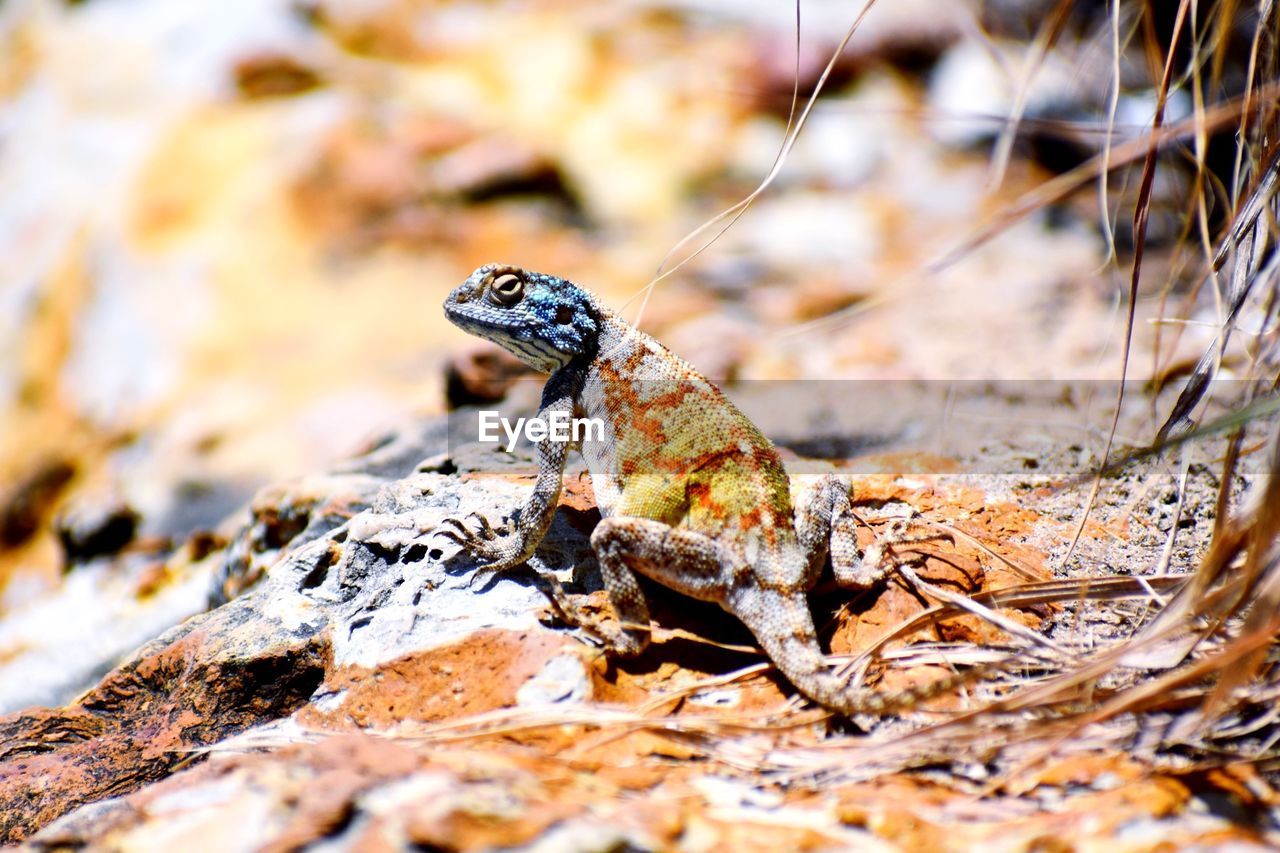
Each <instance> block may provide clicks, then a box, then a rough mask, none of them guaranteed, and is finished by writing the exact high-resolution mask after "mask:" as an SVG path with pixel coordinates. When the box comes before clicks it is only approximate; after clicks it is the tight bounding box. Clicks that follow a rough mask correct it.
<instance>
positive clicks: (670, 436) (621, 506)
mask: <svg viewBox="0 0 1280 853" xmlns="http://www.w3.org/2000/svg"><path fill="white" fill-rule="evenodd" d="M601 332H602V334H601V338H600V350H599V354H598V355H597V357H596V358H595V359H593V360H592V363H591V365H590V367H589V368H588V370H587V374H586V377H585V382H584V385H583V391H582V395H581V405H582V408H583V413H584V414H585V415H586V416H588V417H598V418H600V419H601V420H603V421H604V423H605V430H606V433H605V437H604V441H602V442H600V441H595V442H585V443H584V445H583V449H582V455H583V458H584V459H585V460H586V463H587V467H588V469H589V470H590V472H591V480H592V487H593V488H594V490H595V493H596V501H597V503H598V504H599V506H600V511H601V513H602V514H604V515H605V516H610V515H627V516H638V517H642V518H650V519H654V520H656V521H662V522H664V523H666V524H669V525H671V526H673V527H687V528H689V529H691V530H695V531H698V532H699V533H703V534H706V535H708V536H711V537H714V538H717V539H721V540H722V541H723V540H736V539H737V538H738V537H740V536H743V535H745V536H748V537H750V538H756V537H757V536H758V537H759V538H760V540H761V544H762V545H765V546H777V545H779V544H781V543H779V542H778V541H777V540H778V539H779V538H780V537H781V538H788V539H789V538H791V531H792V520H791V497H790V493H789V489H788V485H787V475H786V471H785V469H784V468H783V466H782V461H781V459H780V458H779V457H778V453H777V451H776V450H774V448H773V445H772V443H771V442H770V441H769V440H768V439H767V438H765V436H764V435H763V434H762V433H761V432H760V431H759V430H758V429H757V428H756V427H755V425H754V424H752V423H751V421H750V420H748V419H747V417H746V416H745V415H743V414H742V412H740V411H739V410H738V408H737V407H736V406H734V405H733V404H732V403H731V402H729V400H728V399H726V398H725V396H724V395H723V394H722V393H721V392H720V390H719V389H718V388H716V387H715V386H714V385H712V384H711V382H709V381H708V380H707V379H706V378H705V377H703V376H702V375H701V374H700V373H698V372H697V371H696V370H694V369H693V367H691V366H690V365H689V364H688V363H687V362H685V361H684V360H683V359H681V358H679V357H678V356H676V355H674V354H673V353H671V352H670V351H669V350H667V349H666V348H665V347H663V346H662V345H661V344H660V343H658V342H657V341H655V340H654V339H652V338H650V337H649V336H648V335H645V334H644V333H642V332H639V331H637V330H635V329H632V328H630V327H629V326H627V325H626V324H625V323H623V322H622V320H621V319H619V318H617V317H616V316H614V317H609V318H608V319H607V320H606V321H605V323H604V326H603V328H602V329H601Z"/></svg>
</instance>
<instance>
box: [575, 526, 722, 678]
mask: <svg viewBox="0 0 1280 853" xmlns="http://www.w3.org/2000/svg"><path fill="white" fill-rule="evenodd" d="M591 546H592V548H594V549H595V552H596V557H597V558H598V559H599V560H600V573H601V575H602V576H603V578H604V587H605V591H606V592H607V593H608V595H609V603H610V604H612V605H613V610H614V612H615V613H616V614H617V617H618V621H619V622H621V623H622V629H621V631H620V632H617V631H615V632H609V631H602V630H601V626H598V625H596V626H592V627H593V628H594V629H595V631H596V633H598V634H603V635H604V639H605V640H606V642H607V643H609V644H610V645H612V646H613V647H614V649H613V650H614V651H615V652H617V653H618V654H622V655H635V654H639V653H640V652H641V651H643V650H644V648H645V646H647V645H648V644H649V627H648V625H649V607H648V605H647V604H646V603H645V599H644V592H643V591H642V590H641V589H640V584H639V583H638V581H637V579H636V575H635V573H636V572H640V573H641V574H643V575H645V576H647V577H650V578H652V579H653V580H655V581H657V582H658V583H660V584H662V585H663V586H666V587H670V588H671V589H674V590H675V591H677V592H681V593H683V594H685V595H688V596H691V597H693V598H698V599H702V600H703V601H716V602H720V601H723V600H724V596H725V591H726V588H727V586H728V584H729V582H730V580H731V578H732V574H731V573H726V571H725V567H726V566H727V565H728V562H727V561H726V559H725V557H724V553H723V550H722V549H721V548H720V546H719V545H718V544H716V542H715V540H714V539H711V538H710V537H707V536H704V535H702V534H701V533H695V532H693V531H691V530H685V529H678V528H674V527H671V526H670V525H667V524H663V523H662V522H660V521H653V520H651V519H647V518H636V517H633V516H615V517H612V518H606V519H604V520H602V521H601V522H600V523H599V524H598V525H597V526H596V529H595V530H594V531H593V532H592V534H591ZM642 626H643V627H642ZM611 634H612V636H610V635H611Z"/></svg>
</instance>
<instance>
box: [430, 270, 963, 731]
mask: <svg viewBox="0 0 1280 853" xmlns="http://www.w3.org/2000/svg"><path fill="white" fill-rule="evenodd" d="M444 311H445V315H446V316H447V317H448V318H449V320H451V321H452V322H453V323H454V324H455V325H457V326H460V327H461V328H462V329H464V330H466V331H468V332H470V333H472V334H474V335H478V336H480V337H482V338H487V339H489V340H491V341H494V342H496V343H498V344H500V345H501V346H503V347H505V348H506V349H507V350H509V351H510V352H511V353H513V354H514V355H515V356H516V357H518V358H519V359H520V360H521V361H523V362H524V363H526V364H528V365H529V366H530V367H533V368H534V369H536V370H539V371H542V372H544V373H549V374H551V378H550V379H549V380H548V381H547V384H546V387H545V388H544V390H543V394H542V404H541V410H542V411H541V415H542V416H543V417H547V416H548V415H550V414H551V413H555V412H559V413H567V414H568V415H569V416H570V417H589V418H600V419H602V420H603V421H604V423H605V424H606V434H605V437H604V440H603V441H583V442H581V445H582V446H581V447H580V452H581V454H582V456H583V459H584V461H585V462H586V465H587V468H588V471H589V472H590V475H591V482H592V487H593V489H594V491H595V496H596V501H597V503H598V505H599V507H600V513H601V515H602V516H603V518H602V520H601V521H600V523H599V524H598V525H597V526H596V528H595V530H594V531H593V533H592V535H591V545H592V548H593V549H594V550H595V553H596V555H597V556H598V558H599V562H600V570H601V573H602V575H603V579H604V585H605V590H606V592H607V593H608V597H609V601H610V603H611V605H612V606H613V609H614V612H615V614H616V616H617V619H618V622H619V625H620V626H621V627H616V626H613V625H611V624H608V623H604V622H600V621H599V620H596V619H594V618H592V617H589V616H587V615H586V614H585V613H583V612H582V611H581V610H580V609H579V608H578V607H576V606H575V605H574V604H573V603H572V601H571V600H570V599H569V598H568V596H567V595H566V594H565V593H564V592H563V590H562V588H560V586H559V585H558V584H554V585H553V586H552V587H551V588H550V589H549V590H548V595H549V596H550V597H551V599H552V603H553V605H554V606H555V608H556V609H557V610H558V611H560V614H561V615H562V616H563V617H564V618H565V619H566V621H568V622H570V623H571V624H575V625H578V626H581V627H583V628H585V629H587V630H589V631H591V632H592V633H594V634H595V635H596V636H597V637H599V638H600V639H601V641H602V642H603V643H604V644H605V646H606V649H607V650H608V651H611V652H612V653H615V654H617V655H619V656H624V657H626V656H633V655H636V654H639V653H640V652H641V651H643V650H644V648H645V647H646V646H647V645H648V643H649V635H650V629H649V608H648V606H647V604H646V602H645V598H644V594H643V592H642V591H641V588H640V586H639V584H638V583H637V579H636V575H635V573H636V572H639V573H641V574H643V575H645V576H647V577H649V578H652V579H653V580H655V581H657V582H659V583H661V584H663V585H664V586H667V587H670V588H671V589H674V590H676V591H678V592H681V593H683V594H685V595H688V596H692V597H693V598H696V599H700V600H703V601H713V602H715V603H717V604H719V605H720V606H721V607H723V608H724V609H725V610H727V611H729V612H730V613H732V614H733V615H735V616H736V617H737V618H738V619H740V620H741V621H742V622H743V624H745V625H746V626H747V627H748V628H749V629H750V630H751V633H752V634H754V635H755V637H756V639H757V640H758V641H759V643H760V645H761V646H762V647H763V648H764V651H765V652H766V653H767V654H768V656H769V658H770V659H771V660H772V661H773V663H774V664H775V665H776V666H777V667H778V669H779V670H780V671H781V672H782V674H783V675H785V676H786V677H787V679H789V680H790V681H791V683H792V684H793V685H795V687H796V688H797V689H798V690H799V691H800V692H801V693H803V694H804V695H805V696H807V697H808V698H809V699H811V700H813V701H814V702H817V703H818V704H820V705H822V706H824V707H826V708H828V709H831V710H834V711H837V712H840V713H843V714H858V713H871V714H876V713H885V712H888V711H891V710H894V709H901V708H906V707H910V706H912V705H914V704H916V703H918V702H919V701H920V700H922V699H923V698H926V697H928V696H930V695H933V694H934V693H936V692H939V691H938V688H939V687H945V686H947V685H939V684H934V685H927V686H925V687H924V688H922V689H919V690H911V691H905V692H898V693H895V694H893V695H881V694H878V693H875V692H873V691H869V690H865V689H860V688H852V687H849V686H848V685H847V684H846V683H845V682H844V681H843V680H842V679H840V678H838V677H837V676H836V675H834V674H833V673H832V672H830V671H829V669H828V665H827V663H826V660H825V658H824V656H823V654H822V652H821V650H820V648H819V646H818V638H817V633H816V632H815V630H814V625H813V618H812V616H811V614H810V612H809V605H808V601H807V598H806V592H807V591H808V590H810V589H811V588H812V587H813V586H814V584H815V583H816V581H817V580H818V578H819V575H820V574H821V572H822V569H823V566H824V564H825V560H826V557H827V554H828V552H830V554H831V564H832V566H833V568H834V572H835V576H836V579H837V582H839V583H840V584H841V585H843V586H853V587H859V588H865V587H868V586H870V585H871V584H874V583H875V582H876V581H877V580H879V578H880V576H881V575H882V574H883V573H884V569H883V568H882V567H881V566H879V565H877V564H875V563H874V562H873V561H864V560H863V559H862V554H861V553H860V552H859V550H858V547H857V542H856V539H855V519H854V517H853V514H852V510H851V506H850V501H849V491H848V487H847V486H846V485H845V484H844V483H842V482H841V481H840V480H839V479H838V478H837V477H835V476H834V475H827V476H826V477H825V478H824V479H823V480H822V483H821V485H820V487H819V488H818V490H817V492H816V494H815V496H814V499H813V500H812V502H811V504H810V505H809V506H808V507H806V508H804V509H803V510H801V511H798V512H795V513H794V515H793V512H792V504H791V495H790V489H789V485H788V478H787V473H786V470H785V469H784V468H783V465H782V460H781V459H780V458H779V456H778V453H777V451H776V450H775V449H774V446H773V444H772V443H771V442H770V441H769V439H767V438H766V437H765V436H764V435H763V434H762V433H761V432H760V431H759V430H758V429H757V428H756V427H755V425H754V424H752V423H751V421H750V420H748V419H747V417H746V416H745V415H743V414H742V412H740V411H739V410H738V409H737V407H735V406H734V405H733V404H732V403H731V402H729V400H727V399H726V398H725V396H724V395H723V394H722V393H721V392H720V390H719V389H718V388H716V387H715V386H714V385H713V384H712V383H711V382H710V381H709V380H707V379H706V378H705V377H703V376H702V375H701V374H699V373H698V372H697V371H696V370H694V369H693V368H692V367H691V366H690V365H689V364H687V363H686V362H685V361H684V360H682V359H681V358H679V357H678V356H676V355H674V354H672V353H671V352H670V351H668V350H667V349H666V348H665V347H663V346H662V344H660V343H658V342H657V341H656V340H654V339H653V338H651V337H649V336H648V335H646V334H644V333H642V332H640V331H638V330H637V329H635V328H633V327H632V326H630V325H629V324H627V323H626V322H625V321H624V320H623V319H622V318H621V317H620V316H619V315H618V314H616V313H614V312H613V311H611V310H609V309H608V308H606V307H604V306H603V305H601V304H600V302H599V301H598V300H597V299H596V298H595V297H594V296H593V295H592V294H591V293H589V292H587V291H586V290H584V289H582V288H580V287H578V286H577V285H575V284H573V283H572V282H569V281H566V280H565V279H562V278H558V277H556V276H552V275H545V274H542V273H536V272H529V271H526V270H522V269H520V268H518V267H513V266H505V265H499V264H488V265H486V266H483V267H480V268H479V269H478V270H476V271H475V272H474V273H472V274H471V276H469V277H468V278H467V280H466V281H465V282H464V283H463V284H462V285H461V286H459V287H458V288H457V289H455V290H454V291H453V292H452V293H450V294H449V297H448V299H446V300H445V302H444ZM570 449H571V446H570V444H569V443H567V442H563V441H552V440H543V441H540V442H538V443H537V455H538V475H537V481H536V483H535V485H534V488H533V494H532V495H531V496H530V497H529V500H528V502H527V503H526V504H525V505H524V506H523V507H522V508H520V509H519V510H517V511H516V512H515V513H514V514H513V515H512V516H511V518H510V521H511V529H510V530H509V531H506V532H499V531H498V530H495V529H494V528H493V527H492V526H491V525H490V524H489V522H488V521H487V520H485V519H483V518H480V520H479V530H478V531H476V530H472V529H471V528H469V527H468V526H466V525H465V524H464V523H463V522H462V521H461V520H459V519H453V518H451V519H447V520H446V522H445V523H444V524H442V526H441V527H440V528H439V532H440V533H441V534H442V535H445V536H446V537H448V538H450V539H452V540H453V541H455V542H458V543H459V544H461V545H462V546H463V548H464V549H465V550H466V551H468V552H469V553H470V554H471V555H472V556H473V557H474V558H476V560H477V561H478V562H479V563H480V565H481V566H482V567H483V568H484V569H486V570H490V571H498V570H503V569H508V568H513V567H516V566H519V565H521V564H525V563H527V562H528V561H529V560H530V558H532V557H533V555H534V550H535V548H536V547H537V545H538V543H539V542H540V541H541V539H542V537H543V535H544V534H545V533H546V531H547V528H548V527H549V526H550V524H551V519H552V517H553V515H554V514H555V510H556V505H557V502H558V500H559V495H560V489H561V480H562V475H563V470H564V465H565V459H566V456H567V455H568V453H569V451H570ZM544 589H545V587H544ZM944 681H947V680H946V679H944Z"/></svg>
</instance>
